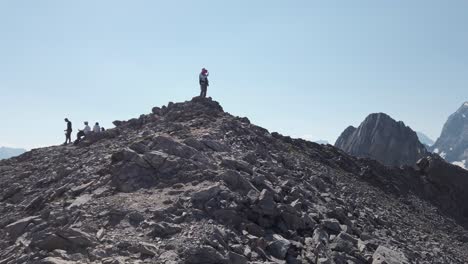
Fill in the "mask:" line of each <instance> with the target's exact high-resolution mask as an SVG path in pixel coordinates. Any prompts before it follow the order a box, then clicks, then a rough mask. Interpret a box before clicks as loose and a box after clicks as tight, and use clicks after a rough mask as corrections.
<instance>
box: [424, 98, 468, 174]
mask: <svg viewBox="0 0 468 264" xmlns="http://www.w3.org/2000/svg"><path fill="white" fill-rule="evenodd" d="M432 151H434V152H435V153H439V155H440V156H441V157H443V158H444V159H446V160H447V161H448V162H451V163H455V164H457V165H459V166H460V167H465V168H466V165H463V166H461V164H467V162H468V101H467V102H465V103H463V104H462V106H460V108H458V110H457V111H456V112H455V113H453V114H451V115H450V116H449V118H448V119H447V121H446V122H445V124H444V127H443V129H442V133H441V134H440V137H439V138H438V139H437V141H436V143H435V144H434V145H433V146H432Z"/></svg>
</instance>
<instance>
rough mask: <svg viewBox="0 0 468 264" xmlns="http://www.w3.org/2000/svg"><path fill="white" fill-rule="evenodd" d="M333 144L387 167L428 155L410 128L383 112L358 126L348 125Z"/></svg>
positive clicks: (414, 160)
mask: <svg viewBox="0 0 468 264" xmlns="http://www.w3.org/2000/svg"><path fill="white" fill-rule="evenodd" d="M335 147H337V148H340V149H342V150H344V151H345V152H347V153H349V154H351V155H354V156H358V157H366V158H372V159H376V160H378V161H380V162H382V163H384V164H386V165H390V166H400V165H414V164H416V162H417V161H418V160H419V159H420V158H423V157H425V156H427V155H428V154H429V153H428V152H427V150H426V148H425V147H424V145H423V144H421V143H420V142H419V140H418V137H417V135H416V133H415V132H414V131H413V130H412V129H411V128H409V127H407V126H405V124H404V123H403V122H401V121H400V122H397V121H395V120H393V119H392V118H391V117H390V116H388V115H386V114H383V113H378V114H371V115H369V116H368V117H367V118H366V119H365V120H364V121H363V122H362V123H361V125H360V126H359V127H358V128H355V127H352V126H350V127H348V128H347V129H346V130H345V131H344V132H343V133H342V134H341V135H340V137H339V138H338V139H337V141H336V143H335Z"/></svg>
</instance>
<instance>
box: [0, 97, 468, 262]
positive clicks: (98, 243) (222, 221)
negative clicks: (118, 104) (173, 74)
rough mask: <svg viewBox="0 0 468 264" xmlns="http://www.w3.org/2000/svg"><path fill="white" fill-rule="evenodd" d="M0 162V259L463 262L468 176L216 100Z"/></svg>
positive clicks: (433, 161) (467, 250)
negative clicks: (349, 147) (294, 133)
mask: <svg viewBox="0 0 468 264" xmlns="http://www.w3.org/2000/svg"><path fill="white" fill-rule="evenodd" d="M114 123H115V125H116V128H115V129H110V130H108V131H106V132H104V133H100V134H96V135H91V136H90V137H89V138H87V139H86V140H84V141H83V142H81V143H80V144H79V145H78V146H56V147H49V148H42V149H35V150H33V151H30V152H27V153H25V154H23V155H21V156H19V157H16V158H12V159H8V160H4V161H0V237H1V238H0V263H2V264H4V263H56V264H58V263H104V264H114V263H165V264H174V263H192V264H195V263H200V264H201V263H203V264H210V263H212V264H218V263H226V264H228V263H233V264H239V263H240V264H243V263H340V264H341V263H355V264H361V263H362V264H363V263H375V264H377V263H380V264H382V263H466V260H467V259H468V245H467V243H468V233H467V232H466V230H465V229H464V228H463V226H464V225H466V224H467V223H468V221H467V220H466V217H467V216H468V205H467V204H466V200H467V199H468V197H467V195H468V194H467V192H465V190H466V188H467V187H468V183H467V182H466V179H468V174H467V172H466V171H464V170H462V169H460V168H458V167H456V166H452V165H450V164H447V163H445V162H443V161H441V160H440V159H438V158H437V157H429V158H425V159H423V160H421V162H419V163H418V166H419V169H418V170H416V169H413V168H411V167H405V168H401V169H400V168H390V167H385V166H383V165H381V164H380V163H378V162H376V161H373V160H368V159H359V158H355V157H353V156H350V155H348V154H346V153H344V152H342V151H340V150H338V149H337V148H335V147H333V146H330V145H319V144H316V143H312V142H309V141H305V140H300V139H291V138H290V137H284V136H281V135H279V134H277V133H270V132H268V131H267V130H265V129H263V128H261V127H258V126H255V125H253V124H251V123H250V122H249V120H248V119H247V118H239V117H235V116H232V115H230V114H228V113H226V112H224V111H223V109H222V108H221V106H220V105H219V104H218V103H217V102H215V101H212V100H211V99H200V98H195V99H193V100H191V101H188V102H184V103H176V104H173V103H169V105H168V106H164V107H162V108H157V107H155V108H154V109H153V111H152V113H151V114H147V115H141V116H140V117H139V118H135V119H131V120H128V121H116V122H114Z"/></svg>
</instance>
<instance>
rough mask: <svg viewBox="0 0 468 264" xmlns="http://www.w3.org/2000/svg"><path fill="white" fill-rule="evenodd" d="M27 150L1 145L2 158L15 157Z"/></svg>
mask: <svg viewBox="0 0 468 264" xmlns="http://www.w3.org/2000/svg"><path fill="white" fill-rule="evenodd" d="M24 152H26V150H25V149H20V148H7V147H0V160H1V159H8V158H11V157H15V156H18V155H21V154H23V153H24Z"/></svg>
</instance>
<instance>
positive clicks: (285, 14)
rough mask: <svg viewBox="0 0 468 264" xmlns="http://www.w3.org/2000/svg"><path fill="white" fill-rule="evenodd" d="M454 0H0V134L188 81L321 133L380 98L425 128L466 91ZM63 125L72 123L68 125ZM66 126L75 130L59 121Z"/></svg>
mask: <svg viewBox="0 0 468 264" xmlns="http://www.w3.org/2000/svg"><path fill="white" fill-rule="evenodd" d="M467 12H468V1H464V0H460V1H457V0H451V1H428V0H424V1H422V0H421V1H407V0H392V1H375V0H369V1H347V0H343V1H311V0H303V1H293V0H291V1H285V0H281V1H279V0H256V1H251V0H250V1H244V0H236V1H219V0H217V1H215V0H213V1H201V0H198V1H176V0H171V1H157V0H153V1H141V0H138V1H116V0H108V1H103V0H100V1H84V0H80V1H62V0H57V1H46V0H41V1H34V0H29V1H22V0H15V1H7V0H4V1H1V0H0V34H1V41H0V92H1V96H0V105H1V108H0V120H1V121H2V125H1V130H0V145H7V146H16V147H27V148H30V147H37V146H44V145H53V144H60V143H62V142H63V141H64V135H63V130H64V129H65V123H64V122H63V118H64V117H69V118H70V119H71V120H72V121H73V124H74V129H75V132H76V131H77V128H82V125H81V123H82V121H85V120H87V121H90V122H93V123H94V122H95V121H100V122H101V123H102V124H103V125H104V126H105V127H111V123H112V121H113V120H123V119H129V118H132V117H137V116H139V115H140V114H142V113H149V112H150V111H151V108H152V107H153V106H161V105H163V104H167V102H169V101H174V102H176V101H184V100H188V99H190V98H191V97H192V96H195V95H197V94H198V93H199V86H198V73H199V71H200V69H201V68H202V67H206V68H208V69H209V70H210V73H211V75H210V77H211V78H210V84H211V86H210V87H209V90H208V94H209V95H210V96H213V97H214V99H215V100H218V101H219V102H220V103H221V104H222V105H223V107H224V109H225V110H226V111H228V112H230V113H232V114H235V115H239V116H247V117H249V118H250V120H251V121H252V122H254V123H256V124H258V125H261V126H263V127H265V128H267V129H269V130H270V131H279V132H281V133H283V134H288V135H292V136H301V137H307V138H308V139H314V140H316V139H325V140H328V141H330V142H334V141H335V139H336V138H337V137H338V135H339V134H340V133H341V132H342V131H343V130H344V129H345V128H346V127H347V126H348V125H350V124H352V125H358V124H359V123H360V122H361V121H362V120H363V119H364V118H365V117H366V116H367V115H368V114H369V113H373V112H386V113H388V114H390V115H391V116H392V117H393V118H395V119H397V120H403V121H404V122H405V123H406V124H407V125H409V126H411V127H412V128H413V129H415V130H419V131H422V132H425V133H426V134H428V135H429V136H431V137H432V138H434V139H435V138H437V136H438V135H439V133H440V130H441V128H442V125H443V123H444V122H445V120H446V119H447V117H448V115H449V114H451V113H453V112H454V111H455V110H456V109H457V108H458V107H459V106H460V105H461V104H462V103H463V102H464V101H466V100H468V30H467V25H468V16H467ZM75 132H74V133H73V134H75ZM73 136H75V135H73Z"/></svg>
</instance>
